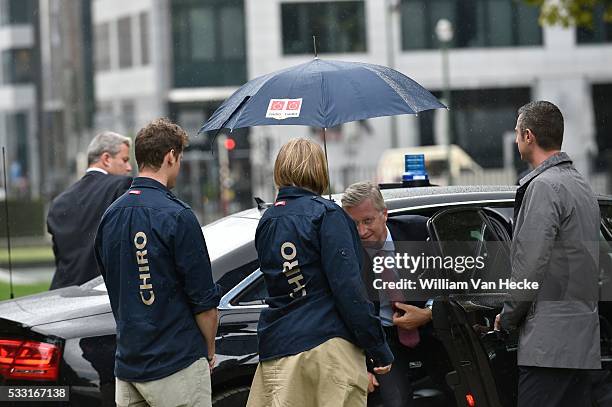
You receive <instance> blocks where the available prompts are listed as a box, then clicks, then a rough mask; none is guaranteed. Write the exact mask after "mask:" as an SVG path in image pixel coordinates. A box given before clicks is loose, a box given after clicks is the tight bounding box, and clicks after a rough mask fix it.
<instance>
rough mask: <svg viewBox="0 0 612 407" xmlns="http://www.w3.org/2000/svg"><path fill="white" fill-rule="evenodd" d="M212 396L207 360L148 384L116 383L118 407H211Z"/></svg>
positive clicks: (120, 381)
mask: <svg viewBox="0 0 612 407" xmlns="http://www.w3.org/2000/svg"><path fill="white" fill-rule="evenodd" d="M211 393H212V391H211V385H210V370H209V368H208V361H207V360H206V358H202V359H198V360H196V361H195V362H193V363H192V364H191V365H189V366H187V367H186V368H185V369H183V370H179V371H178V372H176V373H173V374H171V375H170V376H167V377H164V378H162V379H158V380H152V381H150V382H125V381H123V380H121V379H115V402H116V403H117V406H118V407H149V406H150V407H210V406H212V394H211Z"/></svg>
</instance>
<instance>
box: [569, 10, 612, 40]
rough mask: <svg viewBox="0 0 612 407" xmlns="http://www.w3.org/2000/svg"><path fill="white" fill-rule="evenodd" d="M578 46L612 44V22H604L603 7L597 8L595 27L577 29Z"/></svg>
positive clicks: (594, 19) (594, 17) (594, 16)
mask: <svg viewBox="0 0 612 407" xmlns="http://www.w3.org/2000/svg"><path fill="white" fill-rule="evenodd" d="M576 42H577V43H578V44H598V43H605V42H612V22H606V21H604V10H603V7H602V6H601V5H599V6H597V7H596V8H595V13H594V15H593V27H591V28H584V27H579V28H577V29H576Z"/></svg>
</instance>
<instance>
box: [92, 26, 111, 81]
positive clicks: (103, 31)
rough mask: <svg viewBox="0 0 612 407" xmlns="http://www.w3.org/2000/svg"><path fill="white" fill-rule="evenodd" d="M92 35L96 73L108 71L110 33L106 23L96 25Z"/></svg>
mask: <svg viewBox="0 0 612 407" xmlns="http://www.w3.org/2000/svg"><path fill="white" fill-rule="evenodd" d="M94 35H95V44H94V47H95V49H94V52H95V68H96V71H100V72H101V71H108V70H109V69H110V33H109V29H108V23H104V24H99V25H97V26H96V28H95V34H94Z"/></svg>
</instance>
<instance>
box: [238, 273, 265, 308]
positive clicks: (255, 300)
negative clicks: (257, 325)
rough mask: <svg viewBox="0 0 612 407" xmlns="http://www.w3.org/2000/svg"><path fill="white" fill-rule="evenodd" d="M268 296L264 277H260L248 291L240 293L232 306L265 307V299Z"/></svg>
mask: <svg viewBox="0 0 612 407" xmlns="http://www.w3.org/2000/svg"><path fill="white" fill-rule="evenodd" d="M267 296H268V289H267V288H266V284H265V281H264V278H263V276H260V277H259V278H257V279H256V280H255V281H253V282H252V283H251V284H250V285H249V286H248V287H247V288H246V289H244V290H243V291H242V292H240V293H239V294H238V295H236V297H234V299H232V301H231V304H232V305H233V306H249V305H265V299H266V297H267Z"/></svg>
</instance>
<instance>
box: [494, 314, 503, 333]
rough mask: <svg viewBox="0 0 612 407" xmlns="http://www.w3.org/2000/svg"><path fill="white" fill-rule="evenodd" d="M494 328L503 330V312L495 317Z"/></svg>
mask: <svg viewBox="0 0 612 407" xmlns="http://www.w3.org/2000/svg"><path fill="white" fill-rule="evenodd" d="M493 329H494V330H496V331H501V314H497V316H496V317H495V323H494V324H493Z"/></svg>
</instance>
